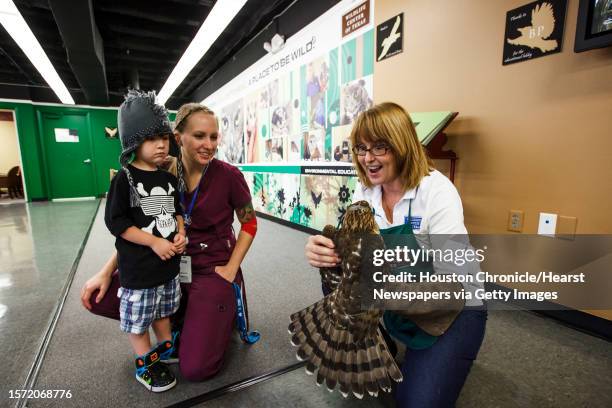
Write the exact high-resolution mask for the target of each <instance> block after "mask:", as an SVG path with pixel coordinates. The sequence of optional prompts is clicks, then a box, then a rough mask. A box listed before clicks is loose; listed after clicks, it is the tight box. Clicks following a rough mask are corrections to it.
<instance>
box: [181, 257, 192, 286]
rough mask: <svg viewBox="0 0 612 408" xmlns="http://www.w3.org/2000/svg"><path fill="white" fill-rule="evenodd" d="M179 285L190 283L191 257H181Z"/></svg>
mask: <svg viewBox="0 0 612 408" xmlns="http://www.w3.org/2000/svg"><path fill="white" fill-rule="evenodd" d="M179 279H180V280H181V283H191V257H190V256H187V255H183V256H181V268H180V272H179Z"/></svg>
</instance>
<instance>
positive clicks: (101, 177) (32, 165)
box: [0, 101, 121, 201]
mask: <svg viewBox="0 0 612 408" xmlns="http://www.w3.org/2000/svg"><path fill="white" fill-rule="evenodd" d="M0 109H10V110H14V111H15V116H16V127H17V133H18V135H19V146H20V149H21V160H22V163H23V174H24V178H25V184H26V189H27V192H28V199H29V200H30V201H31V200H41V199H51V198H53V197H50V191H49V189H48V186H47V183H46V181H45V177H44V176H45V171H46V169H47V167H46V166H47V165H49V166H51V165H52V166H61V165H62V164H61V163H48V164H46V162H45V156H44V154H43V149H42V138H41V129H42V123H40V119H39V118H40V117H42V115H41V114H42V113H58V114H59V113H75V112H78V113H85V114H87V117H88V118H89V127H88V134H87V135H84V136H85V137H89V138H90V141H91V149H92V157H91V159H92V163H93V167H94V175H95V185H96V195H103V194H104V193H106V191H107V190H108V187H109V184H110V181H109V169H110V168H118V165H119V164H118V158H119V153H120V152H121V144H120V142H119V139H118V138H115V139H109V138H107V137H106V136H105V133H104V127H109V128H116V127H117V109H96V108H86V107H72V106H54V105H38V104H36V105H34V104H32V103H28V102H19V101H15V102H6V101H4V102H0ZM66 177H70V174H66Z"/></svg>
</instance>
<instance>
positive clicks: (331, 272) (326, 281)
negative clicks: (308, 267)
mask: <svg viewBox="0 0 612 408" xmlns="http://www.w3.org/2000/svg"><path fill="white" fill-rule="evenodd" d="M337 231H338V230H337V229H336V227H334V226H333V225H326V226H325V228H323V236H324V237H326V238H329V239H331V240H332V241H334V245H336V246H337V245H338V242H337V239H336V234H337ZM319 273H321V282H322V283H323V285H324V286H325V287H327V288H328V289H329V290H332V291H333V290H334V289H336V288H337V287H338V284H339V283H340V278H341V277H342V271H341V270H340V267H339V266H336V267H333V268H319Z"/></svg>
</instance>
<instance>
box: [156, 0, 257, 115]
mask: <svg viewBox="0 0 612 408" xmlns="http://www.w3.org/2000/svg"><path fill="white" fill-rule="evenodd" d="M245 3H246V0H218V1H217V2H216V3H215V5H214V7H213V8H212V10H211V11H210V13H209V14H208V17H206V20H204V23H203V24H202V27H200V29H199V30H198V32H197V34H196V35H195V37H194V38H193V40H192V41H191V44H189V47H187V50H185V53H184V54H183V56H182V57H181V59H180V60H179V62H178V63H177V64H176V66H175V67H174V69H173V70H172V72H171V73H170V76H169V77H168V79H167V80H166V83H165V84H164V86H163V87H162V89H161V90H160V91H159V94H158V95H157V102H158V103H160V104H162V105H163V104H165V103H166V101H167V100H168V99H169V98H170V96H171V95H172V94H173V93H174V91H175V90H176V88H178V86H179V85H180V84H181V82H183V80H184V79H185V77H187V75H188V74H189V72H191V70H192V69H193V67H195V65H196V64H197V63H198V61H200V59H201V58H202V57H203V56H204V54H206V51H208V49H209V48H210V46H211V45H212V44H213V43H214V42H215V41H216V40H217V38H218V37H219V35H221V33H222V32H223V30H225V27H227V26H228V24H229V23H230V22H231V21H232V20H233V19H234V17H235V16H236V14H238V12H239V11H240V9H242V6H244V5H245Z"/></svg>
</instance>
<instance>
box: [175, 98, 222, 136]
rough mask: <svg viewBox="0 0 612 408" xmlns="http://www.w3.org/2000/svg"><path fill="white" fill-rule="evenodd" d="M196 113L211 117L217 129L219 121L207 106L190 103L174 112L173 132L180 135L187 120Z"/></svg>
mask: <svg viewBox="0 0 612 408" xmlns="http://www.w3.org/2000/svg"><path fill="white" fill-rule="evenodd" d="M196 112H202V113H205V114H207V115H212V116H213V117H214V118H215V121H216V122H217V127H219V120H218V119H217V115H215V112H213V111H212V109H210V108H208V107H207V106H204V105H201V104H199V103H195V102H191V103H186V104H184V105H182V106H181V107H180V108H179V110H178V112H176V118H175V119H174V130H175V131H177V132H179V133H182V132H184V131H185V126H187V119H188V118H189V117H190V116H191V115H192V114H193V113H196Z"/></svg>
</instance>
